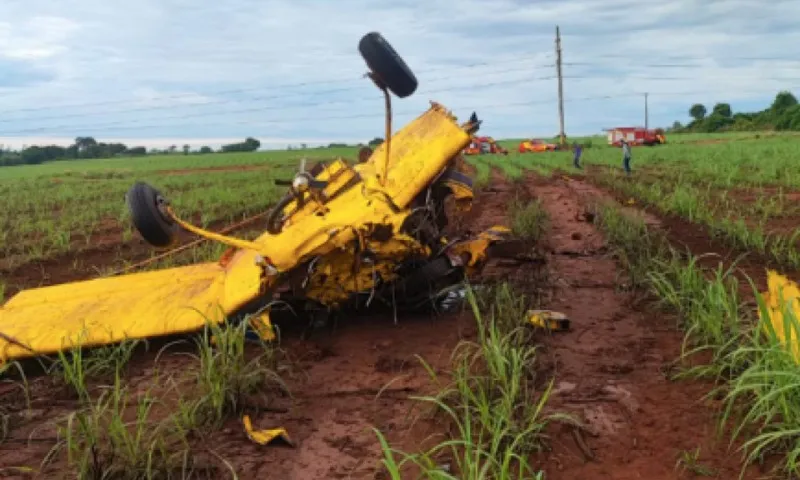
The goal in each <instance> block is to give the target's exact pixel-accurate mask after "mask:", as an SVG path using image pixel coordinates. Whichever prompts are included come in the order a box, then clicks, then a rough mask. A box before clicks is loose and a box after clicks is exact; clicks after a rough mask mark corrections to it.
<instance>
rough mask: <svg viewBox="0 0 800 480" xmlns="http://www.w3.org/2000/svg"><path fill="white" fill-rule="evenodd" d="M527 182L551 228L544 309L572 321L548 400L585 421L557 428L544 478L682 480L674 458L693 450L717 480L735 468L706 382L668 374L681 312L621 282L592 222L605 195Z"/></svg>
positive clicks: (549, 346) (560, 339) (556, 339)
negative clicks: (550, 289) (661, 307)
mask: <svg viewBox="0 0 800 480" xmlns="http://www.w3.org/2000/svg"><path fill="white" fill-rule="evenodd" d="M526 183H527V184H528V185H529V189H530V190H531V192H532V193H533V194H534V195H535V196H536V197H537V198H539V199H540V200H541V201H542V202H543V205H544V208H546V209H547V211H548V213H549V216H550V222H551V225H552V226H551V230H550V232H549V234H548V239H547V240H548V242H549V244H550V247H551V249H552V253H551V254H550V259H549V261H548V264H549V265H550V266H551V269H552V272H551V276H552V277H553V282H554V285H555V286H556V290H555V293H554V295H553V299H552V301H551V303H550V304H549V305H548V308H551V309H554V310H557V311H561V312H563V313H566V314H567V315H568V316H569V317H570V318H571V320H572V331H570V332H568V333H557V334H554V335H553V336H552V338H550V339H547V341H546V342H545V345H546V354H547V356H548V357H549V358H552V359H553V361H554V362H555V368H554V376H555V379H556V386H555V391H556V393H555V395H554V396H553V400H552V404H551V406H552V407H553V408H562V409H564V410H566V411H569V412H572V413H574V414H576V415H577V416H578V417H579V418H581V419H582V420H583V421H584V422H585V423H586V424H587V425H588V431H587V432H585V433H583V434H577V433H573V432H572V428H571V427H566V426H565V427H563V428H562V429H560V430H558V431H557V432H555V433H554V438H553V441H552V443H553V452H552V454H551V455H550V456H549V458H548V461H547V463H546V464H545V470H546V472H547V478H548V479H578V478H587V479H588V478H592V479H606V478H613V479H634V478H636V479H639V478H641V479H645V478H646V479H674V478H682V477H681V475H680V473H679V472H678V471H676V469H675V465H676V461H677V460H678V458H679V455H680V454H681V452H684V451H687V452H688V451H692V450H694V449H695V448H697V447H700V448H701V452H702V455H701V459H700V460H701V462H702V463H703V464H705V465H707V466H710V467H713V468H714V469H716V470H717V471H718V472H720V478H733V477H735V476H736V475H738V473H739V470H738V469H739V464H738V463H737V462H736V459H735V456H734V455H731V454H729V452H727V451H726V450H725V449H723V448H721V446H719V445H717V444H716V443H715V442H714V440H715V437H714V423H713V411H712V409H711V408H710V406H709V405H704V404H703V402H702V401H701V398H702V397H703V395H704V394H705V393H707V391H708V389H709V388H710V386H709V385H707V384H703V383H700V382H690V381H681V382H672V381H670V380H668V379H667V377H666V371H667V368H668V366H669V364H670V362H671V361H673V360H674V359H676V358H677V357H678V356H679V353H680V343H681V339H682V335H681V334H680V332H678V331H677V330H676V329H675V325H676V322H675V319H673V318H671V317H670V316H669V315H665V314H662V313H659V312H658V311H654V310H653V309H652V308H651V307H650V306H648V304H647V303H644V302H641V301H638V300H637V299H638V298H639V295H637V294H636V293H634V292H627V291H625V290H621V289H620V288H619V287H620V286H621V284H624V275H622V272H620V271H619V269H618V267H617V265H615V263H614V260H613V258H612V257H611V256H610V253H609V251H608V246H607V244H606V242H605V239H604V238H603V235H602V234H601V233H600V232H599V231H598V230H597V228H596V227H595V226H594V225H593V224H592V223H590V222H588V221H587V220H586V217H585V212H586V211H587V207H588V206H589V204H590V203H593V202H594V201H596V200H597V199H600V198H602V197H603V196H604V195H603V193H602V192H601V191H599V190H598V189H596V188H593V187H591V186H590V185H587V184H584V183H580V182H577V181H574V180H566V179H563V178H557V179H548V180H544V179H541V178H537V177H535V176H529V179H528V181H527V182H526ZM645 220H646V221H647V222H648V223H651V224H657V223H658V219H656V218H655V217H652V216H646V217H645ZM576 435H577V436H578V437H579V440H576V438H575V437H576ZM581 444H583V445H584V446H583V447H581V446H579V445H581ZM587 455H588V456H589V457H587ZM747 478H749V477H747Z"/></svg>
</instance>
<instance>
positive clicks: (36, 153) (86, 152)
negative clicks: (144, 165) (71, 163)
mask: <svg viewBox="0 0 800 480" xmlns="http://www.w3.org/2000/svg"><path fill="white" fill-rule="evenodd" d="M260 146H261V142H260V141H258V140H257V139H255V138H253V137H247V138H246V139H245V140H244V141H243V142H239V143H231V144H228V145H222V147H220V149H219V150H217V152H220V153H222V152H254V151H256V150H258V148H259V147H260ZM177 153H181V154H183V155H191V154H194V155H203V154H209V153H215V151H214V149H212V148H211V147H208V146H202V147H200V148H199V149H198V150H195V151H192V150H191V148H190V146H189V145H183V148H182V149H181V150H180V151H179V150H178V146H177V145H172V146H170V147H169V148H165V149H155V148H153V149H150V150H148V149H147V148H145V147H128V146H127V145H125V144H124V143H105V142H98V141H97V140H96V139H95V138H94V137H77V138H75V141H74V142H73V144H72V145H70V146H68V147H62V146H60V145H46V146H39V145H31V146H26V147H24V148H22V149H20V150H11V149H6V148H1V147H0V167H3V166H13V165H37V164H40V163H44V162H52V161H65V160H86V159H99V158H114V157H143V156H146V155H165V154H177Z"/></svg>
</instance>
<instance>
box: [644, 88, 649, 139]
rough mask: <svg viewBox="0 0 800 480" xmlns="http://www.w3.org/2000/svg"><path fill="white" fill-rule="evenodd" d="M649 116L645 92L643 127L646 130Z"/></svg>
mask: <svg viewBox="0 0 800 480" xmlns="http://www.w3.org/2000/svg"><path fill="white" fill-rule="evenodd" d="M648 120H650V119H649V116H648V115H647V92H645V94H644V129H645V130H647V124H648Z"/></svg>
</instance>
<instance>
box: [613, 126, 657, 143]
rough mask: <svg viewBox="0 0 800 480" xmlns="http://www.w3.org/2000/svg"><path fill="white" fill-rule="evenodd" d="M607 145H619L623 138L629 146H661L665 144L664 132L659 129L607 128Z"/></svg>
mask: <svg viewBox="0 0 800 480" xmlns="http://www.w3.org/2000/svg"><path fill="white" fill-rule="evenodd" d="M606 132H608V144H609V145H613V146H615V147H619V146H620V145H621V143H620V140H622V139H623V138H624V139H625V140H627V141H628V144H630V145H631V146H636V145H647V146H653V145H662V144H664V143H667V139H666V137H665V136H664V130H663V129H661V128H656V129H655V130H653V129H647V128H644V127H616V128H607V129H606Z"/></svg>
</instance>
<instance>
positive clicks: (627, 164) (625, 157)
mask: <svg viewBox="0 0 800 480" xmlns="http://www.w3.org/2000/svg"><path fill="white" fill-rule="evenodd" d="M620 143H621V144H622V168H624V169H625V174H626V175H628V176H630V174H631V146H630V144H629V143H628V142H627V141H626V140H625V139H624V138H623V139H622V140H620Z"/></svg>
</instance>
